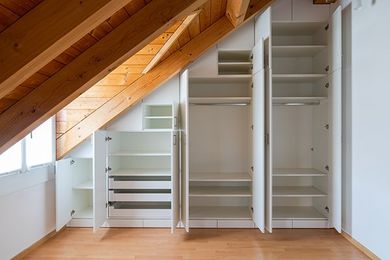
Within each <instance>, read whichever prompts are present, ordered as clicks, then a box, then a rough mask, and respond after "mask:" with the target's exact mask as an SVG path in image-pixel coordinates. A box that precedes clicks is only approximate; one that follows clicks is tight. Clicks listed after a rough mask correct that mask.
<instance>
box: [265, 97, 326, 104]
mask: <svg viewBox="0 0 390 260" xmlns="http://www.w3.org/2000/svg"><path fill="white" fill-rule="evenodd" d="M326 99H327V97H273V98H272V104H273V105H286V106H302V105H319V104H320V103H321V100H326Z"/></svg>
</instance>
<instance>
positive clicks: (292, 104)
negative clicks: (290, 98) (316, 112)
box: [272, 101, 320, 107]
mask: <svg viewBox="0 0 390 260" xmlns="http://www.w3.org/2000/svg"><path fill="white" fill-rule="evenodd" d="M319 104H320V101H315V102H313V101H311V102H285V103H273V104H272V105H273V106H291V107H293V106H318V105H319Z"/></svg>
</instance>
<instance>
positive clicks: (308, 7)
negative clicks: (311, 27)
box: [292, 0, 329, 22]
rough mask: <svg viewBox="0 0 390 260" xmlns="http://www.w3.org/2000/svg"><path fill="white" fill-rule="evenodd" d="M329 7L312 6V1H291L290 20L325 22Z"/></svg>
mask: <svg viewBox="0 0 390 260" xmlns="http://www.w3.org/2000/svg"><path fill="white" fill-rule="evenodd" d="M328 17H329V5H314V4H313V0H293V5H292V18H293V20H294V21H312V22H314V21H318V22H322V21H326V20H327V19H328Z"/></svg>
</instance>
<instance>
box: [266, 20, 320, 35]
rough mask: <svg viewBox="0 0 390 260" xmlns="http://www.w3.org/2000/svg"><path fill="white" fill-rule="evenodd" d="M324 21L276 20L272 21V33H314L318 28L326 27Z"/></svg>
mask: <svg viewBox="0 0 390 260" xmlns="http://www.w3.org/2000/svg"><path fill="white" fill-rule="evenodd" d="M325 27H326V23H324V22H307V21H275V22H272V34H273V35H274V36H303V35H313V34H314V33H316V32H317V31H318V30H321V29H324V31H325Z"/></svg>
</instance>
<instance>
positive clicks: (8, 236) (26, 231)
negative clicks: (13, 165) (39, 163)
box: [0, 166, 55, 259]
mask: <svg viewBox="0 0 390 260" xmlns="http://www.w3.org/2000/svg"><path fill="white" fill-rule="evenodd" d="M0 209H1V214H0V259H10V258H11V257H13V256H15V255H17V254H18V253H20V252H21V251H23V250H24V249H26V248H28V247H29V246H31V245H32V244H34V243H35V242H36V241H38V240H39V239H41V238H42V237H44V236H46V235H47V234H49V233H50V232H51V231H53V230H54V229H55V185H54V167H53V166H45V167H40V168H36V169H33V170H31V171H30V172H28V173H23V174H14V175H9V176H2V177H0Z"/></svg>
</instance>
